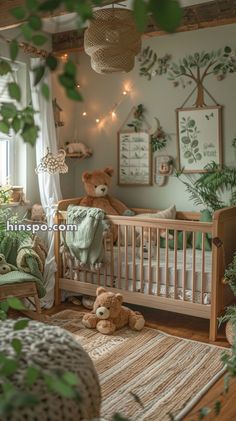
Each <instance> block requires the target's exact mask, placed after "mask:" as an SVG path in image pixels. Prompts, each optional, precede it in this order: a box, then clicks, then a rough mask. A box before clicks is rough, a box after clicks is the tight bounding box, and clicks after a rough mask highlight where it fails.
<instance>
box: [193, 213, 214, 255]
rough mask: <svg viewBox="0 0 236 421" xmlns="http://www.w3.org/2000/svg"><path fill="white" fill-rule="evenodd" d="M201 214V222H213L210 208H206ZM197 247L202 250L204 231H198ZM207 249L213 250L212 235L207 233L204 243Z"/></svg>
mask: <svg viewBox="0 0 236 421" xmlns="http://www.w3.org/2000/svg"><path fill="white" fill-rule="evenodd" d="M200 213H201V216H200V219H199V221H200V222H212V214H211V212H210V211H209V210H208V209H204V210H202V211H201V212H200ZM196 249H198V250H202V233H201V232H198V233H197V235H196ZM204 249H205V251H211V235H210V234H206V235H205V244H204Z"/></svg>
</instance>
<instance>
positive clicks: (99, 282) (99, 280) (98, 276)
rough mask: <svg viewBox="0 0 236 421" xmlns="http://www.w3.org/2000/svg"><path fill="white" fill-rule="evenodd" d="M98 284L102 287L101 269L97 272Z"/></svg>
mask: <svg viewBox="0 0 236 421" xmlns="http://www.w3.org/2000/svg"><path fill="white" fill-rule="evenodd" d="M97 284H98V286H100V285H101V271H100V269H99V270H98V271H97Z"/></svg>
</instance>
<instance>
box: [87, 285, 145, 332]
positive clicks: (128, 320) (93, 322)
mask: <svg viewBox="0 0 236 421" xmlns="http://www.w3.org/2000/svg"><path fill="white" fill-rule="evenodd" d="M122 301H123V296H122V295H121V294H119V293H118V294H114V293H113V292H108V291H106V290H105V288H103V287H99V288H97V291H96V300H95V302H94V306H93V311H92V313H86V314H85V315H84V317H83V320H82V322H83V324H84V326H85V327H87V328H89V329H97V330H98V332H100V333H103V334H104V335H111V334H112V333H114V332H115V330H117V329H120V328H122V327H124V326H126V325H128V326H129V327H130V328H131V329H133V330H142V328H143V327H144V324H145V320H144V318H143V316H142V314H141V313H139V312H136V311H133V310H130V309H129V308H127V307H124V306H122Z"/></svg>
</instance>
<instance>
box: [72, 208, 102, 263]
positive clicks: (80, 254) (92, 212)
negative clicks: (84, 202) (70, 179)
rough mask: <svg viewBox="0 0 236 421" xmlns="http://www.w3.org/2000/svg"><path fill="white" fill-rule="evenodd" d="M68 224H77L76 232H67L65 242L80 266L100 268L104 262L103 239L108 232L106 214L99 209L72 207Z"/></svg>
mask: <svg viewBox="0 0 236 421" xmlns="http://www.w3.org/2000/svg"><path fill="white" fill-rule="evenodd" d="M66 223H67V224H75V225H76V227H77V229H76V230H75V231H66V235H65V242H66V245H67V247H68V248H69V250H70V252H71V253H72V255H73V256H74V257H76V259H78V264H79V265H80V266H90V267H91V268H95V269H96V268H98V267H100V266H101V264H102V263H103V262H104V254H105V253H104V245H103V237H104V235H105V232H106V231H107V230H108V224H107V222H106V221H105V212H104V211H103V210H102V209H98V208H86V207H84V206H74V205H70V206H69V207H68V209H67V220H66Z"/></svg>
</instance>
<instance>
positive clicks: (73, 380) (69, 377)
mask: <svg viewBox="0 0 236 421" xmlns="http://www.w3.org/2000/svg"><path fill="white" fill-rule="evenodd" d="M62 378H63V380H64V381H65V382H66V383H68V384H69V385H70V386H76V385H78V384H79V379H78V377H77V376H76V374H74V373H70V372H69V371H66V372H65V373H63V376H62Z"/></svg>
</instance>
